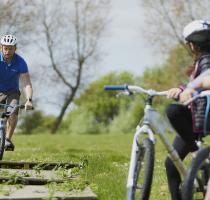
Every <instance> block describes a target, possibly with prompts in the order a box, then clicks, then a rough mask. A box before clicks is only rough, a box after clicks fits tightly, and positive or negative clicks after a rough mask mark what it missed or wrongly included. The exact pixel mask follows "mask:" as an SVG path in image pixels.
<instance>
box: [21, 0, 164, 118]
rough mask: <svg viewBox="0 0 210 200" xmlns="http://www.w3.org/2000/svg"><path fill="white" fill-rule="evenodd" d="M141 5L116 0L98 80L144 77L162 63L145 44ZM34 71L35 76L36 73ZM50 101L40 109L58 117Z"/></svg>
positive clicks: (31, 61) (30, 61)
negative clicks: (121, 74)
mask: <svg viewBox="0 0 210 200" xmlns="http://www.w3.org/2000/svg"><path fill="white" fill-rule="evenodd" d="M139 1H140V0H112V10H111V13H110V14H111V16H110V18H111V21H110V24H108V27H107V28H108V35H107V36H106V38H105V39H103V40H102V44H101V45H102V46H101V49H102V51H103V52H104V53H105V55H104V56H103V59H102V60H101V62H99V63H98V64H97V66H96V67H97V68H96V69H95V70H94V73H95V75H94V79H97V78H98V77H99V76H102V75H104V74H106V73H108V72H111V71H125V70H126V71H130V72H132V73H134V74H135V75H141V74H142V72H143V71H144V69H145V68H146V67H153V66H155V65H157V64H159V63H160V62H161V58H160V57H159V56H160V55H159V56H157V55H155V54H154V48H152V46H150V44H149V43H148V42H147V41H146V40H145V38H144V35H143V34H142V32H141V27H142V26H145V24H144V15H143V13H142V8H141V7H140V4H139ZM23 54H24V58H26V61H27V62H28V64H29V66H30V65H31V66H32V65H33V66H34V65H36V64H35V63H36V62H34V61H35V60H34V59H33V56H31V55H30V54H27V53H26V52H24V53H23ZM42 61H43V60H42ZM35 67H36V66H35ZM30 71H31V72H33V69H31V70H30ZM39 87H40V86H39ZM35 89H37V88H35ZM48 93H49V91H48ZM38 95H40V94H38V92H37V91H36V90H35V91H34V96H35V97H38ZM49 96H50V94H49ZM47 101H49V100H46V99H45V98H44V99H43V100H42V101H41V102H40V103H39V104H41V106H38V107H41V108H42V109H43V110H44V111H45V112H46V113H49V114H58V111H59V109H58V107H57V106H55V105H53V104H49V103H47Z"/></svg>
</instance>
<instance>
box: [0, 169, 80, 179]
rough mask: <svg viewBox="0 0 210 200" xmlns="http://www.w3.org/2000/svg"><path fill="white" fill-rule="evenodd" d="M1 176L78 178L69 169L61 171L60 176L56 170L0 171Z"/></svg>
mask: <svg viewBox="0 0 210 200" xmlns="http://www.w3.org/2000/svg"><path fill="white" fill-rule="evenodd" d="M1 176H4V177H5V176H9V177H11V176H20V177H33V178H37V177H39V178H43V179H50V180H56V179H65V180H69V179H75V177H76V178H78V177H79V175H77V176H75V174H72V173H71V169H68V170H65V171H62V174H61V173H59V171H56V170H39V171H36V170H32V169H1V170H0V177H1Z"/></svg>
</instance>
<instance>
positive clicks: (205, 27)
mask: <svg viewBox="0 0 210 200" xmlns="http://www.w3.org/2000/svg"><path fill="white" fill-rule="evenodd" d="M183 36H184V39H185V40H186V41H187V42H195V43H202V42H206V41H210V22H209V21H204V20H194V21H192V22H190V23H189V24H188V25H187V26H185V28H184V30H183Z"/></svg>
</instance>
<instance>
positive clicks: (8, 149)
mask: <svg viewBox="0 0 210 200" xmlns="http://www.w3.org/2000/svg"><path fill="white" fill-rule="evenodd" d="M14 149H15V148H10V147H6V148H5V149H4V150H5V151H14Z"/></svg>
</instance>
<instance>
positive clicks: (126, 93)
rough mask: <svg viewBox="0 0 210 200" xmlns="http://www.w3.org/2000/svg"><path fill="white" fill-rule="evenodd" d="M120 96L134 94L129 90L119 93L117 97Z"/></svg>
mask: <svg viewBox="0 0 210 200" xmlns="http://www.w3.org/2000/svg"><path fill="white" fill-rule="evenodd" d="M120 95H127V96H130V95H133V92H131V91H129V90H123V91H120V92H118V93H117V95H116V97H119V96H120Z"/></svg>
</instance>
